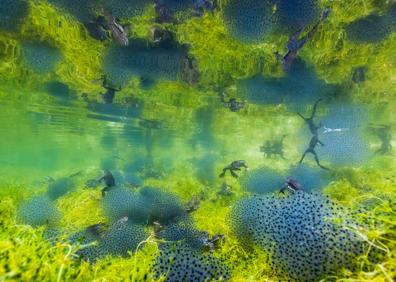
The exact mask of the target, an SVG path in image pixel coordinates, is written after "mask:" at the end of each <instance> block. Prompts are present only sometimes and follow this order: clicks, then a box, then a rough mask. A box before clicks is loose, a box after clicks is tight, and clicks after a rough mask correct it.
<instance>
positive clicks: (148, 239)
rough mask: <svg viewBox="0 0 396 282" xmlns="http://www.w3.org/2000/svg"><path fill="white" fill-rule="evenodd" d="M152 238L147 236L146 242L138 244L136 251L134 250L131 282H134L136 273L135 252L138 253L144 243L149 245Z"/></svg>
mask: <svg viewBox="0 0 396 282" xmlns="http://www.w3.org/2000/svg"><path fill="white" fill-rule="evenodd" d="M151 238H152V235H150V236H148V237H147V239H146V240H144V241H142V242H140V243H139V244H138V245H137V247H136V249H135V254H134V260H133V272H132V280H131V281H132V282H135V273H136V262H137V252H138V251H139V248H140V246H142V245H143V244H145V243H150V242H152V241H150V239H151Z"/></svg>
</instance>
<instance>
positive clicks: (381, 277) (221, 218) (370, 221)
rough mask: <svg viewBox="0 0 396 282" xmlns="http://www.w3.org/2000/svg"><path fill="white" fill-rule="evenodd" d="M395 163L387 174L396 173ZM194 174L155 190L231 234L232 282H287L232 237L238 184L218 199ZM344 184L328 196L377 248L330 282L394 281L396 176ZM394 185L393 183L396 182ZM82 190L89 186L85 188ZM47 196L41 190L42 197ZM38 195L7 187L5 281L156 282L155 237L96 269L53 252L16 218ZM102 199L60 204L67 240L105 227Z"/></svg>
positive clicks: (367, 176)
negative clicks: (195, 203) (196, 204)
mask: <svg viewBox="0 0 396 282" xmlns="http://www.w3.org/2000/svg"><path fill="white" fill-rule="evenodd" d="M389 165H390V164H389V162H388V163H387V164H386V165H385V166H389ZM187 171H188V170H182V169H181V170H179V173H177V174H172V175H170V176H168V177H167V178H165V179H163V180H162V181H159V180H152V181H151V182H149V183H148V184H149V185H157V186H161V184H162V187H163V189H166V190H168V191H172V192H173V193H176V194H178V195H179V196H180V197H181V198H182V199H183V201H184V202H186V201H188V199H190V197H191V195H194V194H196V195H203V198H202V202H201V205H200V208H199V209H198V210H197V211H196V212H194V213H193V214H192V215H193V218H194V220H195V222H196V225H197V227H198V228H199V229H201V230H207V231H208V232H209V233H210V234H224V235H225V238H226V239H225V242H224V244H223V246H222V247H221V248H220V249H219V250H218V251H216V252H215V255H216V256H218V257H220V258H222V259H225V261H226V263H227V265H229V266H230V267H231V269H232V279H231V281H282V279H283V278H282V277H278V276H274V272H273V270H271V269H270V267H269V264H268V262H269V256H268V254H266V253H265V252H264V251H263V250H260V249H250V250H249V249H244V248H243V247H242V246H241V245H240V244H239V243H238V241H237V240H236V238H235V237H234V235H233V234H232V233H231V231H230V228H229V225H228V215H229V212H230V207H231V206H232V204H233V202H234V201H235V200H236V199H238V198H240V197H241V196H242V195H243V194H244V192H242V191H240V190H239V186H238V183H237V182H235V183H233V184H232V186H233V191H234V192H235V194H234V195H232V196H219V195H217V191H218V188H216V187H219V186H220V185H221V181H217V184H216V185H218V186H216V185H214V187H210V188H205V186H204V185H202V184H200V183H199V182H197V181H195V180H194V179H189V178H186V177H185V175H186V173H187ZM338 174H339V175H340V176H342V177H341V179H340V180H338V181H336V182H333V183H331V184H330V185H329V186H328V187H327V188H326V189H325V194H327V195H329V196H330V197H331V198H332V199H333V200H335V201H336V202H339V203H341V204H342V205H343V206H349V207H350V208H351V209H352V210H355V211H356V212H357V218H358V219H359V221H360V222H361V223H362V226H364V228H362V227H361V228H359V229H357V230H356V232H357V233H358V234H359V236H361V238H362V240H364V241H366V242H367V244H368V245H369V246H370V247H369V249H368V251H367V253H366V254H365V255H363V256H361V257H359V258H358V259H357V261H356V264H357V267H356V269H353V270H351V269H349V270H347V269H345V270H342V271H341V270H340V271H338V272H337V273H335V274H334V276H332V277H327V278H326V279H325V280H323V281H392V279H393V277H395V275H396V257H395V252H394V250H395V249H396V203H395V201H394V197H395V192H394V191H395V186H396V180H395V179H394V176H393V171H386V170H383V171H381V170H378V169H376V170H373V169H372V168H371V169H370V170H368V168H358V169H353V170H344V171H339V172H338ZM392 177H393V178H392ZM80 185H81V184H80ZM39 190H40V189H39ZM39 190H38V191H33V192H32V191H30V190H29V189H23V187H16V186H9V187H1V191H2V194H1V196H2V200H1V202H0V215H1V217H0V220H1V222H0V223H1V224H0V225H1V227H2V232H1V233H0V246H1V248H0V249H1V251H0V252H1V256H0V257H1V258H0V260H1V263H0V279H1V280H3V281H70V280H73V281H89V280H93V281H103V280H106V281H125V280H127V281H132V280H135V281H143V280H148V281H152V280H153V276H152V273H151V272H150V269H151V263H152V262H153V259H154V258H155V255H156V252H157V242H156V240H155V238H154V237H152V236H149V237H148V238H147V239H146V240H147V241H148V243H147V244H143V243H142V244H141V245H140V248H139V249H140V250H139V251H138V252H137V253H136V254H135V255H134V254H131V256H130V257H128V258H115V257H107V258H104V259H101V260H99V261H98V262H97V263H95V264H93V265H90V264H89V263H87V262H83V261H81V262H80V261H78V260H76V259H75V258H74V255H75V253H76V251H78V248H79V247H78V246H71V245H69V244H68V243H66V241H62V240H58V241H57V242H56V243H55V244H51V243H50V242H49V241H48V239H46V238H45V232H44V229H43V228H37V229H33V228H32V227H30V226H27V225H21V224H19V223H18V222H17V220H16V210H17V207H18V205H19V204H20V203H21V202H22V201H23V199H26V198H30V197H31V195H33V194H37V193H38V192H39ZM100 198H101V196H100V192H99V191H97V190H96V191H95V190H85V189H81V188H79V189H77V191H75V192H71V193H69V194H67V195H65V196H63V197H62V198H60V199H59V200H58V202H57V206H58V208H59V210H60V211H61V212H62V213H63V218H62V220H61V221H60V223H59V226H60V227H61V230H62V233H63V235H62V238H66V237H67V235H68V234H69V235H70V234H72V233H73V232H75V231H76V230H79V229H81V228H83V227H86V226H88V225H90V224H94V223H98V222H104V217H103V215H102V213H101V210H100V204H99V200H100Z"/></svg>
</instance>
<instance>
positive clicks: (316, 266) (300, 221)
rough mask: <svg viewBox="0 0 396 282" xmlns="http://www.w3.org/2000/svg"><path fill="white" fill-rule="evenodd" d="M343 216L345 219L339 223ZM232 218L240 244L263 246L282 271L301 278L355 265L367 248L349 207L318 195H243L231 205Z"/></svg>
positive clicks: (315, 279) (308, 279) (311, 277)
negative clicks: (355, 230)
mask: <svg viewBox="0 0 396 282" xmlns="http://www.w3.org/2000/svg"><path fill="white" fill-rule="evenodd" d="M340 218H343V219H344V221H343V222H341V223H337V220H338V221H339V219H340ZM230 220H231V228H232V230H233V232H234V233H235V235H236V236H237V238H238V239H239V241H240V242H241V243H242V244H244V245H245V246H249V245H252V244H255V245H257V246H259V247H261V248H263V249H264V250H265V251H267V252H268V253H269V254H270V255H271V263H272V264H273V265H274V266H275V268H276V270H277V271H278V273H280V274H285V275H286V276H288V277H289V278H291V279H293V280H297V281H302V280H304V281H318V280H319V279H320V278H322V277H324V276H325V275H329V274H331V273H333V272H334V271H336V270H338V269H339V268H342V267H351V265H352V262H353V260H354V259H355V258H356V257H357V256H358V255H360V254H362V252H363V246H362V242H361V241H360V238H359V237H358V235H356V234H355V233H354V232H353V228H355V224H354V223H353V221H352V220H350V219H348V213H347V212H346V210H343V209H342V208H340V207H338V206H336V205H335V204H334V203H332V202H331V201H330V200H329V199H326V198H325V197H323V196H320V195H315V194H309V193H304V192H296V193H293V194H291V195H289V196H287V197H277V196H266V195H261V196H253V197H249V198H244V199H242V200H240V201H239V202H238V203H237V204H236V205H235V206H234V207H233V209H232V212H231V216H230Z"/></svg>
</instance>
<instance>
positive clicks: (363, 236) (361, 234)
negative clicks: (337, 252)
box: [352, 229, 389, 253]
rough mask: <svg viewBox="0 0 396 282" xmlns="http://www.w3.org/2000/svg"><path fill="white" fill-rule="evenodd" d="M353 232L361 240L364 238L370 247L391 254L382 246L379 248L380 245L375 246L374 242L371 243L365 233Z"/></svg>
mask: <svg viewBox="0 0 396 282" xmlns="http://www.w3.org/2000/svg"><path fill="white" fill-rule="evenodd" d="M352 231H355V233H356V234H357V235H358V236H359V237H360V238H362V239H363V240H364V241H365V242H367V243H368V244H369V245H370V246H372V247H374V248H376V249H378V250H381V251H383V252H385V253H388V252H389V249H385V248H383V247H381V246H378V245H376V244H374V242H372V241H370V240H369V239H368V238H367V236H366V235H364V234H363V233H361V232H359V231H358V230H357V229H353V230H352Z"/></svg>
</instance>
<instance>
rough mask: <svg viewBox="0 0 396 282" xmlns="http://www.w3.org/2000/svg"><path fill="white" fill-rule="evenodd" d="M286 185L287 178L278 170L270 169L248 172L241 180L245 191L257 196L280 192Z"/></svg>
mask: <svg viewBox="0 0 396 282" xmlns="http://www.w3.org/2000/svg"><path fill="white" fill-rule="evenodd" d="M284 183H285V177H284V176H283V175H282V174H280V173H279V172H277V171H276V170H274V169H271V168H268V167H261V168H257V169H254V170H252V171H248V172H247V173H246V174H245V175H244V176H243V177H242V180H241V186H242V187H243V189H245V190H247V191H249V192H252V193H256V194H266V193H271V192H274V191H279V189H280V188H282V186H283V184H284Z"/></svg>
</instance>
